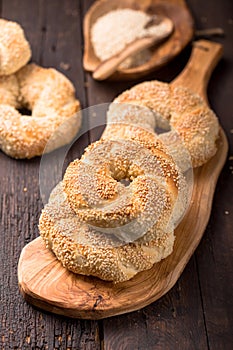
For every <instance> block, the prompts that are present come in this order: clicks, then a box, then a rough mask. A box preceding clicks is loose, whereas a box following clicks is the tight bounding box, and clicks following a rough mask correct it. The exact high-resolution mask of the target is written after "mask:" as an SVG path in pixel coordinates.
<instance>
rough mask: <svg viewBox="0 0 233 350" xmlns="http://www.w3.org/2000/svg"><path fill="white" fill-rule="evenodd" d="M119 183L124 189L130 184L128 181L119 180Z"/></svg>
mask: <svg viewBox="0 0 233 350" xmlns="http://www.w3.org/2000/svg"><path fill="white" fill-rule="evenodd" d="M118 182H120V183H121V184H122V185H124V186H125V187H128V186H129V185H130V183H131V181H130V180H129V179H121V180H120V181H118Z"/></svg>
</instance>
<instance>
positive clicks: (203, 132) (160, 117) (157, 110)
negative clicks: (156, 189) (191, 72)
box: [108, 81, 219, 167]
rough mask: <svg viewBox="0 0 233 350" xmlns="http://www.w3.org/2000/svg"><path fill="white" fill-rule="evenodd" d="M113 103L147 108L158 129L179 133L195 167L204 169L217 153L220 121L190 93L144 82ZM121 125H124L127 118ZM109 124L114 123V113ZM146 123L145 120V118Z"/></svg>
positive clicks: (109, 114)
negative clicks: (202, 166) (205, 164)
mask: <svg viewBox="0 0 233 350" xmlns="http://www.w3.org/2000/svg"><path fill="white" fill-rule="evenodd" d="M114 102H117V103H124V104H133V105H139V106H144V107H147V108H149V109H150V110H151V111H153V112H154V116H155V120H156V125H157V127H161V128H165V129H171V131H175V132H176V133H178V135H179V137H180V139H181V140H182V142H183V143H184V146H185V147H186V149H187V150H188V151H189V153H190V156H191V160H192V165H193V167H198V166H201V165H203V164H204V163H206V162H207V161H208V160H209V159H210V158H211V157H212V156H213V155H214V154H215V153H216V150H217V148H216V140H217V138H218V135H219V124H218V120H217V118H216V116H215V114H214V113H213V111H212V110H211V109H210V108H208V106H207V105H206V103H205V102H204V100H203V99H202V98H201V97H200V96H198V95H197V94H194V93H192V92H191V91H189V90H188V89H186V88H183V87H174V86H172V85H170V84H167V83H162V82H159V81H151V82H144V83H141V84H138V85H136V86H134V87H133V88H131V89H130V90H126V91H125V92H123V93H122V94H121V95H119V96H118V97H117V98H116V99H115V101H114ZM114 118H115V116H114V115H113V119H114ZM121 121H122V122H124V118H121ZM109 122H110V123H111V122H112V117H111V112H110V113H108V123H109ZM143 123H146V119H144V118H143V117H142V121H141V124H143ZM168 137H170V136H168ZM163 138H166V134H163Z"/></svg>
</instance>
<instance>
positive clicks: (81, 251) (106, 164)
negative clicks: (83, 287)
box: [39, 139, 188, 283]
mask: <svg viewBox="0 0 233 350" xmlns="http://www.w3.org/2000/svg"><path fill="white" fill-rule="evenodd" d="M122 180H130V184H128V186H127V185H126V184H124V183H122V182H121V181H122ZM187 200H188V199H187V183H186V181H185V179H184V177H183V175H182V173H181V172H180V170H179V168H178V167H177V166H176V164H175V163H174V161H173V159H172V158H171V157H170V156H169V154H168V153H167V152H166V148H164V146H163V144H162V143H161V142H160V141H159V140H157V141H155V142H151V143H149V142H140V141H139V140H132V139H131V140H129V139H128V140H127V139H123V140H102V139H101V140H100V141H97V142H95V143H93V144H91V145H90V146H89V147H88V148H87V150H86V151H85V153H84V155H83V156H82V158H81V159H80V160H79V159H77V160H75V161H74V162H72V163H71V164H70V165H69V166H68V168H67V170H66V173H65V176H64V179H63V181H62V182H61V183H59V184H58V185H57V186H56V187H55V189H54V190H53V192H52V194H51V196H50V199H49V202H48V204H47V205H46V206H45V208H44V209H43V211H42V214H41V217H40V224H39V229H40V235H41V237H42V238H43V239H44V241H45V243H46V246H47V247H48V248H50V249H51V250H52V251H53V252H54V253H55V255H56V257H57V258H58V260H60V261H61V262H62V264H63V266H65V267H66V268H68V269H69V270H71V271H73V272H75V273H78V274H84V275H92V276H96V277H99V278H101V279H103V280H107V281H114V282H115V283H118V282H123V281H126V280H129V279H130V278H132V277H133V276H134V275H136V274H137V273H138V272H140V271H143V270H145V269H149V268H151V267H152V266H153V264H154V263H156V262H158V261H160V260H161V259H163V258H165V257H167V256H168V255H169V254H170V253H171V252H172V249H173V243H174V228H175V227H176V225H177V221H179V219H180V218H181V217H182V215H183V214H184V212H185V209H186V207H187ZM140 230H141V231H140ZM135 233H136V235H137V236H135ZM130 239H131V240H130Z"/></svg>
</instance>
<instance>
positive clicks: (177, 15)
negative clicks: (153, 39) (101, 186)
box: [83, 0, 194, 80]
mask: <svg viewBox="0 0 233 350" xmlns="http://www.w3.org/2000/svg"><path fill="white" fill-rule="evenodd" d="M122 8H131V9H133V10H141V11H144V12H145V13H148V14H149V15H152V16H153V15H155V14H157V15H163V16H166V17H168V18H170V19H171V20H172V21H173V24H174V31H173V33H172V35H171V36H170V37H169V38H168V39H167V40H164V41H163V42H162V43H161V44H159V45H155V46H154V48H152V49H151V52H152V55H151V58H150V60H149V61H147V62H146V63H144V64H142V65H140V66H137V67H132V68H128V69H118V70H117V71H116V72H115V73H114V74H112V75H111V77H109V79H111V80H133V79H138V78H141V77H143V76H145V75H147V74H149V73H150V72H152V71H154V70H156V69H159V68H161V67H162V66H164V65H165V64H167V63H168V62H169V61H171V60H172V59H173V58H174V57H175V56H177V55H178V54H179V53H180V52H181V51H182V50H183V49H184V47H185V46H186V45H187V44H188V43H189V42H190V41H191V40H192V38H193V34H194V22H193V18H192V16H191V14H190V11H189V9H188V8H187V5H186V2H185V0H166V1H164V0H111V1H110V0H99V1H96V2H95V3H94V4H93V5H92V6H91V7H90V8H89V10H88V12H87V13H86V16H85V18H84V25H83V32H84V56H83V66H84V68H85V69H86V70H87V71H90V72H94V71H95V70H96V68H97V67H98V66H100V64H101V61H100V60H99V59H98V57H96V55H95V52H94V49H93V46H92V42H91V27H92V25H93V24H94V23H95V22H96V20H97V19H98V18H99V17H101V16H103V15H104V14H106V13H108V12H109V11H112V10H116V9H122Z"/></svg>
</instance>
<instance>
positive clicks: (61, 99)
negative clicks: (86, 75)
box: [0, 64, 81, 158]
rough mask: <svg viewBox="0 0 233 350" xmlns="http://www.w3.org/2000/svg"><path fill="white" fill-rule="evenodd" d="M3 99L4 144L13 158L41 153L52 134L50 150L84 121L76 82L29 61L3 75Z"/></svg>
mask: <svg viewBox="0 0 233 350" xmlns="http://www.w3.org/2000/svg"><path fill="white" fill-rule="evenodd" d="M0 101H1V103H0V148H1V149H2V151H4V152H5V153H6V154H8V155H9V156H11V157H13V158H32V157H35V156H40V155H41V154H42V153H43V152H44V150H45V147H46V145H47V143H48V141H49V140H50V139H51V138H52V141H51V140H50V147H49V148H48V147H47V148H46V151H47V152H48V151H52V150H54V149H56V148H58V147H61V146H63V145H65V144H67V143H69V142H70V141H71V140H72V139H73V137H74V136H75V135H76V133H77V131H78V129H79V127H80V124H81V117H80V114H79V113H78V111H79V109H80V103H79V101H78V100H77V99H76V98H75V89H74V86H73V84H72V83H71V82H70V81H69V80H68V79H67V78H66V77H65V76H64V75H63V74H61V73H60V72H58V71H57V70H55V69H52V68H42V67H39V66H37V65H35V64H28V65H26V66H25V67H23V68H22V69H20V70H19V71H18V72H17V73H16V74H13V75H9V76H2V77H0ZM25 108H26V109H28V110H29V111H31V115H24V111H23V109H25ZM20 110H22V114H21V113H20ZM56 132H57V133H56Z"/></svg>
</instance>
